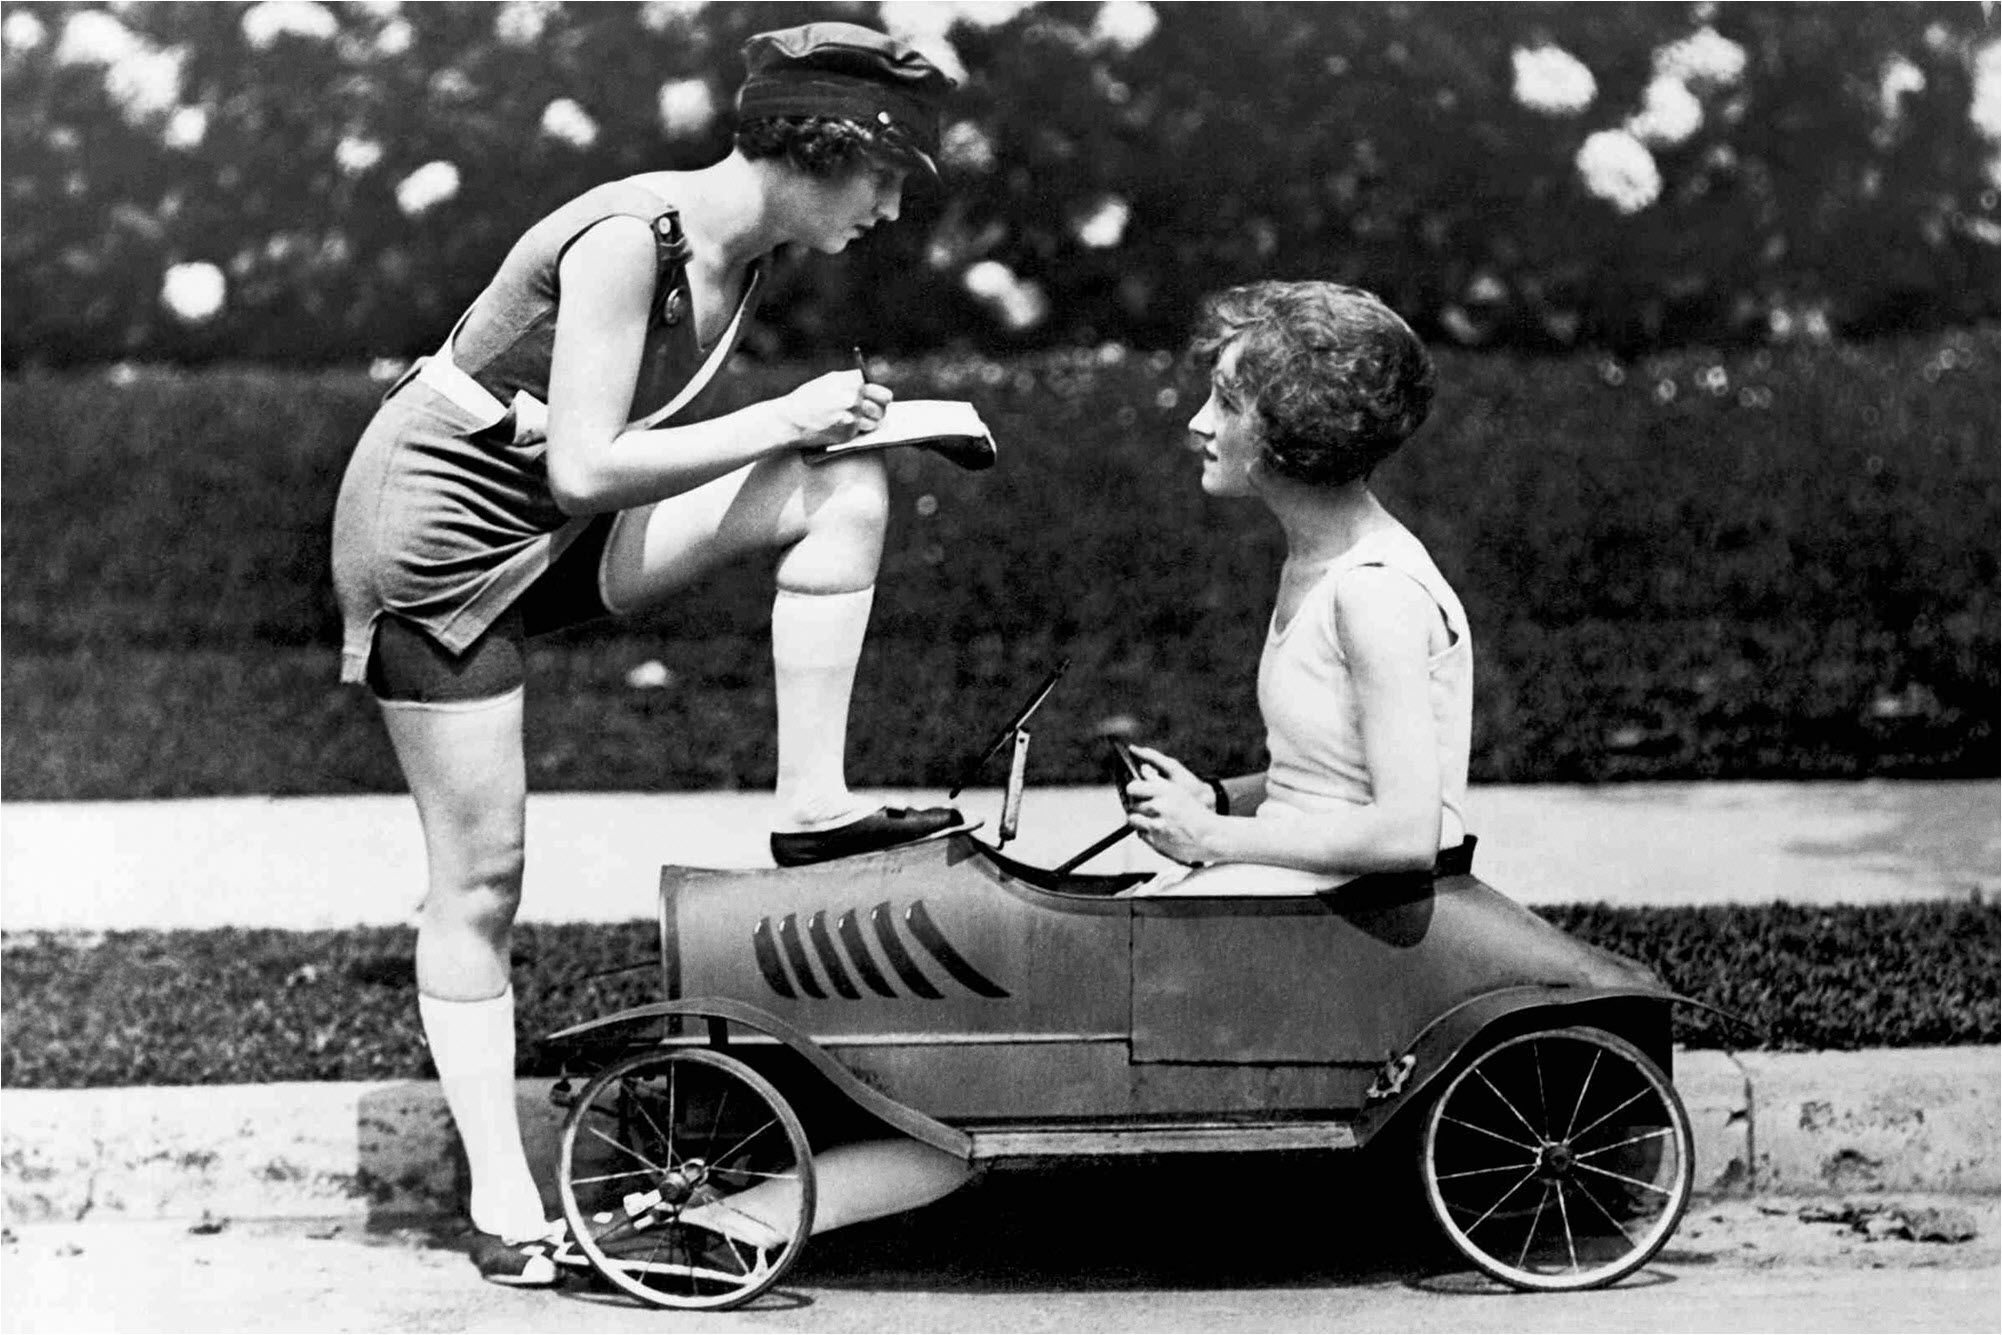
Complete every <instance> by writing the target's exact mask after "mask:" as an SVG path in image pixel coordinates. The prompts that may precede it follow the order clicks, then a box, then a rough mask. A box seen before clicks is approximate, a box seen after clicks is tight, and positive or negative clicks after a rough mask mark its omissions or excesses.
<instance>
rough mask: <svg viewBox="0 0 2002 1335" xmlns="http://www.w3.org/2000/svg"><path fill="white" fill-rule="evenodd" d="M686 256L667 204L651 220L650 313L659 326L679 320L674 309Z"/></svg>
mask: <svg viewBox="0 0 2002 1335" xmlns="http://www.w3.org/2000/svg"><path fill="white" fill-rule="evenodd" d="M688 253H689V246H688V237H687V236H686V235H685V234H684V233H683V232H682V230H681V214H680V212H679V211H678V210H677V209H676V208H675V207H674V206H673V205H672V204H669V205H667V206H666V207H664V208H663V209H662V210H661V211H660V212H659V213H658V214H657V215H655V217H654V219H653V290H654V297H655V302H654V311H655V315H656V317H657V318H658V319H659V320H660V322H661V323H662V324H673V323H674V322H675V321H676V320H678V319H680V318H681V314H680V313H679V312H677V311H676V310H675V309H674V307H675V304H676V303H677V302H679V301H680V299H681V298H680V295H679V293H680V290H681V286H680V283H679V282H678V276H679V274H680V272H681V267H682V266H683V265H685V264H687V263H688Z"/></svg>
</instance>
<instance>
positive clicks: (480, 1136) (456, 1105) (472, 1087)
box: [417, 987, 549, 1242]
mask: <svg viewBox="0 0 2002 1335" xmlns="http://www.w3.org/2000/svg"><path fill="white" fill-rule="evenodd" d="M417 1013H418V1015H419V1017H420V1018H422V1020H423V1022H424V1039H425V1041H426V1042H427V1043H429V1044H430V1046H431V1064H432V1065H434V1066H436V1067H437V1068H438V1083H439V1085H440V1086H442V1087H443V1089H444V1091H445V1106H446V1107H448V1108H450V1109H451V1110H452V1121H453V1122H454V1123H455V1124H456V1125H457V1126H458V1128H459V1140H460V1142H461V1143H463V1144H464V1145H465V1147H466V1162H467V1164H468V1166H469V1167H470V1168H471V1170H472V1178H473V1191H472V1202H471V1209H470V1213H471V1214H472V1217H473V1227H474V1228H476V1229H478V1230H480V1232H482V1233H498V1234H499V1235H500V1236H501V1237H503V1238H506V1239H508V1240H509V1241H513V1242H523V1241H527V1240H528V1239H530V1238H539V1237H542V1236H544V1235H545V1234H547V1233H548V1232H549V1221H548V1219H547V1217H546V1216H545V1215H544V1214H543V1211H542V1194H541V1192H539V1191H538V1190H537V1189H536V1185H535V1178H534V1176H533V1175H532V1174H531V1173H530V1172H529V1169H528V1155H527V1154H526V1153H525V1152H523V1150H522V1147H521V1122H520V1120H519V1118H518V1117H517V1116H516V1114H515V1107H514V989H513V988H512V987H510V988H508V990H507V991H505V992H503V993H501V994H500V995H499V996H497V997H489V998H488V999H487V1000H485V1001H444V1000H441V999H440V998H438V997H430V996H425V995H423V994H422V993H419V994H418V997H417Z"/></svg>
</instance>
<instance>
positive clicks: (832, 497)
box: [807, 454, 890, 541]
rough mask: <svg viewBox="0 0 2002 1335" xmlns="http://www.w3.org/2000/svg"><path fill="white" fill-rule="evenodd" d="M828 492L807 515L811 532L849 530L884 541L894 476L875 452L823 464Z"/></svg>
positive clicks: (819, 498)
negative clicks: (891, 480) (890, 476)
mask: <svg viewBox="0 0 2002 1335" xmlns="http://www.w3.org/2000/svg"><path fill="white" fill-rule="evenodd" d="M819 472H820V475H821V479H822V481H823V482H824V484H825V494H824V495H822V496H818V497H815V498H814V500H813V503H812V505H811V508H810V509H809V512H808V517H807V528H808V531H809V532H814V531H822V530H846V531H849V532H851V533H853V534H856V535H860V536H865V537H870V538H873V539H875V540H878V541H880V540H881V538H882V534H883V530H884V529H885V528H887V527H888V526H889V522H890V480H889V475H888V474H887V473H886V472H885V470H884V468H883V461H882V459H881V458H880V457H879V456H877V455H873V454H867V455H861V456H858V457H856V458H852V459H838V460H835V461H834V462H833V463H830V464H824V465H821V466H820V468H819Z"/></svg>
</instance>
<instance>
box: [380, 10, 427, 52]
mask: <svg viewBox="0 0 2002 1335" xmlns="http://www.w3.org/2000/svg"><path fill="white" fill-rule="evenodd" d="M416 40H417V30H416V29H415V28H413V27H411V26H410V25H409V23H407V22H405V21H404V20H402V19H391V20H390V21H389V22H387V23H385V24H383V25H382V31H381V32H379V33H377V34H376V35H375V52H376V54H377V55H379V56H400V55H402V54H403V53H404V52H405V51H408V50H409V49H410V44H411V43H412V42H415V41H416Z"/></svg>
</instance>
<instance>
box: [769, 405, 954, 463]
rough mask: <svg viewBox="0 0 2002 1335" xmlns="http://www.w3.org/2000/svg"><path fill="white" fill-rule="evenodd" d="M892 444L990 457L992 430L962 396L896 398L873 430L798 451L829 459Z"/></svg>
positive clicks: (888, 446)
mask: <svg viewBox="0 0 2002 1335" xmlns="http://www.w3.org/2000/svg"><path fill="white" fill-rule="evenodd" d="M896 445H927V446H934V447H938V448H940V449H941V450H942V451H944V452H946V453H947V454H949V455H950V454H952V453H954V452H955V450H959V451H964V450H965V449H966V448H967V447H968V446H971V447H972V449H973V451H974V452H975V453H977V454H985V455H986V456H987V457H989V458H990V459H991V457H992V455H993V453H994V433H993V432H991V431H989V430H988V429H987V423H985V422H983V421H981V420H980V413H979V411H978V410H976V409H975V408H974V406H973V405H972V404H970V403H967V402H965V401H964V400H962V399H896V400H894V401H892V402H891V404H890V406H889V407H888V408H887V409H885V410H884V412H883V421H882V423H881V425H879V426H878V427H877V428H876V429H875V430H873V431H866V432H864V433H863V434H861V435H859V436H856V437H855V438H854V439H853V440H846V441H843V442H842V443H841V444H839V445H816V446H813V447H811V448H809V449H806V450H803V451H801V453H803V454H804V455H805V456H806V457H807V458H808V459H809V460H816V459H832V458H834V457H835V456H837V455H842V454H856V453H859V452H861V451H864V450H887V449H889V448H891V447H892V446H896Z"/></svg>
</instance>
